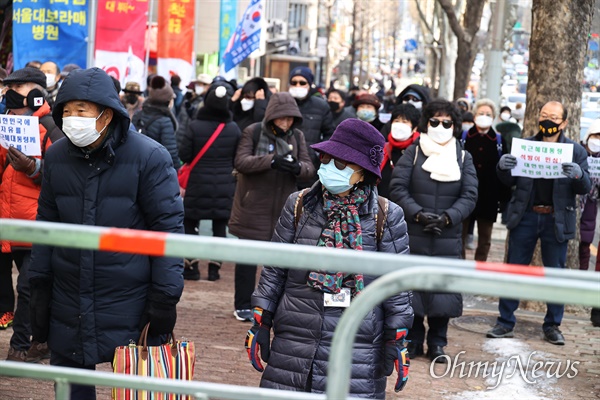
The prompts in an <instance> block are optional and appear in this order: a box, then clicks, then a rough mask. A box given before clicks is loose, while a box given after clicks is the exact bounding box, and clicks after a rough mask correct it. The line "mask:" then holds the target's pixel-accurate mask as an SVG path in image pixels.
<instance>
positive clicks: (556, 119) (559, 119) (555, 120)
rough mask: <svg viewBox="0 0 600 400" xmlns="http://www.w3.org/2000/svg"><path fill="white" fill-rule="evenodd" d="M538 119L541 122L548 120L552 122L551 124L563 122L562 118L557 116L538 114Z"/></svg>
mask: <svg viewBox="0 0 600 400" xmlns="http://www.w3.org/2000/svg"><path fill="white" fill-rule="evenodd" d="M540 119H541V120H542V121H543V120H545V119H549V120H550V121H553V122H558V121H562V120H563V118H562V117H559V116H558V115H548V114H540Z"/></svg>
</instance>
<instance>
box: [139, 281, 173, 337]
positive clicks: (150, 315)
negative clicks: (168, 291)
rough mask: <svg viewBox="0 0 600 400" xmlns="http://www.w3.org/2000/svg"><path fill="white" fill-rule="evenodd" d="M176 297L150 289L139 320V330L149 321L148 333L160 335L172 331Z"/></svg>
mask: <svg viewBox="0 0 600 400" xmlns="http://www.w3.org/2000/svg"><path fill="white" fill-rule="evenodd" d="M178 302H179V299H178V298H174V297H171V296H167V295H165V294H164V293H162V292H159V291H158V290H156V289H150V292H149V293H148V299H147V300H146V309H145V310H144V314H142V319H141V321H140V330H141V329H143V328H144V326H146V324H147V323H148V322H150V329H148V335H150V336H160V335H168V334H169V333H172V332H173V328H175V322H177V303H178Z"/></svg>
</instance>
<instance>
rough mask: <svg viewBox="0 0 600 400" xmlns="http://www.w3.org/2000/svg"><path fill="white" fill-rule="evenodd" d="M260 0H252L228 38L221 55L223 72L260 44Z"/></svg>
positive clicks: (261, 19) (227, 70) (261, 20)
mask: <svg viewBox="0 0 600 400" xmlns="http://www.w3.org/2000/svg"><path fill="white" fill-rule="evenodd" d="M262 14H263V5H262V0H252V1H251V2H250V4H248V8H246V11H245V12H244V15H243V16H242V20H241V21H240V22H239V24H238V25H237V28H236V29H235V32H234V33H233V35H232V36H231V38H230V39H229V44H228V45H227V48H226V49H225V54H224V55H223V63H224V66H225V72H229V71H230V70H231V69H232V68H233V67H235V66H236V65H238V64H239V63H240V62H242V60H244V59H245V58H246V57H248V56H249V55H250V54H251V53H252V52H253V51H254V50H256V49H258V48H259V46H260V31H261V28H262V22H263V15H262Z"/></svg>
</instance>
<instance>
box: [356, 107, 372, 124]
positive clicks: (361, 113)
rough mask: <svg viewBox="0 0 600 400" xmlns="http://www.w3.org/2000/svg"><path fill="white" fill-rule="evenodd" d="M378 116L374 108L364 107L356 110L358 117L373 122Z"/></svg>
mask: <svg viewBox="0 0 600 400" xmlns="http://www.w3.org/2000/svg"><path fill="white" fill-rule="evenodd" d="M376 116H377V114H376V113H375V111H373V110H366V109H362V110H358V111H357V112H356V117H357V118H358V119H360V120H362V121H365V122H371V121H373V120H375V117H376Z"/></svg>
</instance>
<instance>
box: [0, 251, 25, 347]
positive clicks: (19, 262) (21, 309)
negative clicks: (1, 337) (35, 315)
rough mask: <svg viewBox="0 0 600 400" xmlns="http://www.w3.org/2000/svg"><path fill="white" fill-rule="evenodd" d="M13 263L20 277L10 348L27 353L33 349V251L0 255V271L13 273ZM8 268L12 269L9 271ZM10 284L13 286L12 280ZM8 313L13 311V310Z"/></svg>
mask: <svg viewBox="0 0 600 400" xmlns="http://www.w3.org/2000/svg"><path fill="white" fill-rule="evenodd" d="M13 261H14V263H15V265H16V266H17V269H18V270H19V277H18V278H17V294H18V297H17V308H16V310H15V319H14V321H13V325H12V328H13V334H12V336H11V338H10V347H12V348H13V349H15V350H21V351H27V350H29V347H31V326H30V323H29V298H30V293H29V265H30V262H31V250H13V252H12V253H2V254H1V255H0V265H2V267H0V269H7V270H8V271H11V269H12V263H13ZM8 266H10V267H11V268H10V269H9V268H8ZM11 272H12V271H11ZM0 279H2V278H0ZM10 282H11V284H12V279H11V280H10ZM11 292H12V287H11ZM13 296H14V295H13ZM13 304H14V300H13ZM7 311H12V309H10V310H7Z"/></svg>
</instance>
